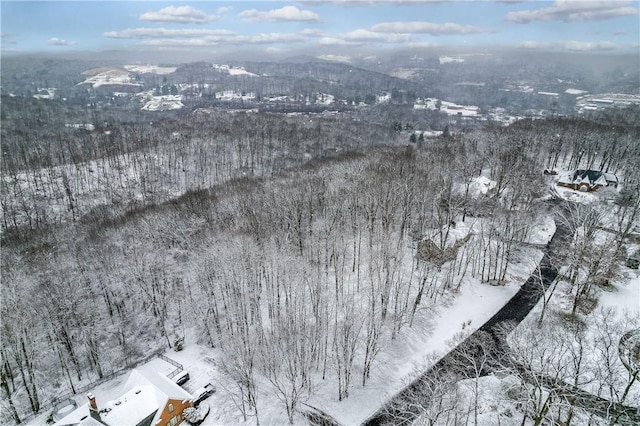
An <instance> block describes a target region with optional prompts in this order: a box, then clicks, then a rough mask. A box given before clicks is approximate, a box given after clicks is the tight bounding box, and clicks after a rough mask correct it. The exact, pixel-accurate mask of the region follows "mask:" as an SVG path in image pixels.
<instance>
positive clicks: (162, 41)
mask: <svg viewBox="0 0 640 426" xmlns="http://www.w3.org/2000/svg"><path fill="white" fill-rule="evenodd" d="M306 40H307V38H306V37H304V36H301V35H299V34H292V33H261V34H256V35H251V36H247V35H240V34H231V35H209V36H202V37H186V38H183V37H166V38H153V39H149V40H143V41H141V42H140V44H142V45H145V46H167V47H168V46H170V47H180V46H185V47H189V46H190V47H199V46H221V45H239V44H289V43H301V42H304V41H306Z"/></svg>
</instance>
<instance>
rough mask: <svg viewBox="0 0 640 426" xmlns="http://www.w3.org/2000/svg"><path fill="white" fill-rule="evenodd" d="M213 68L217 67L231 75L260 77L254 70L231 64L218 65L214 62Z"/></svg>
mask: <svg viewBox="0 0 640 426" xmlns="http://www.w3.org/2000/svg"><path fill="white" fill-rule="evenodd" d="M212 66H213V68H215V69H216V70H218V71H220V72H224V73H227V74H229V75H233V76H237V75H244V76H248V77H259V76H258V74H254V73H252V72H249V71H247V70H245V69H244V68H243V67H231V66H229V65H218V64H212Z"/></svg>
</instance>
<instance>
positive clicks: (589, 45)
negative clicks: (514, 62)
mask: <svg viewBox="0 0 640 426" xmlns="http://www.w3.org/2000/svg"><path fill="white" fill-rule="evenodd" d="M520 47H522V48H525V49H541V50H571V51H577V52H590V51H603V50H615V49H617V48H618V47H619V46H618V45H617V44H615V43H611V42H610V41H575V40H557V41H543V42H540V41H523V42H522V43H520Z"/></svg>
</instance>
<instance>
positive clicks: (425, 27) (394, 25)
mask: <svg viewBox="0 0 640 426" xmlns="http://www.w3.org/2000/svg"><path fill="white" fill-rule="evenodd" d="M371 29H372V30H373V31H375V32H383V33H421V34H431V35H434V36H439V35H453V34H479V33H486V32H489V31H488V30H485V29H482V28H479V27H474V26H472V25H460V24H455V23H452V22H447V23H444V24H436V23H434V22H424V21H409V22H382V23H379V24H375V25H374V26H373V27H371Z"/></svg>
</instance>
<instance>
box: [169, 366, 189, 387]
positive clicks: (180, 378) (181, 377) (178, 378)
mask: <svg viewBox="0 0 640 426" xmlns="http://www.w3.org/2000/svg"><path fill="white" fill-rule="evenodd" d="M189 379H190V377H189V372H188V371H187V370H182V371H181V372H179V373H178V374H176V375H175V376H174V377H173V381H174V382H176V383H177V384H178V385H180V386H182V385H184V384H185V383H187V382H188V381H189Z"/></svg>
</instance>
